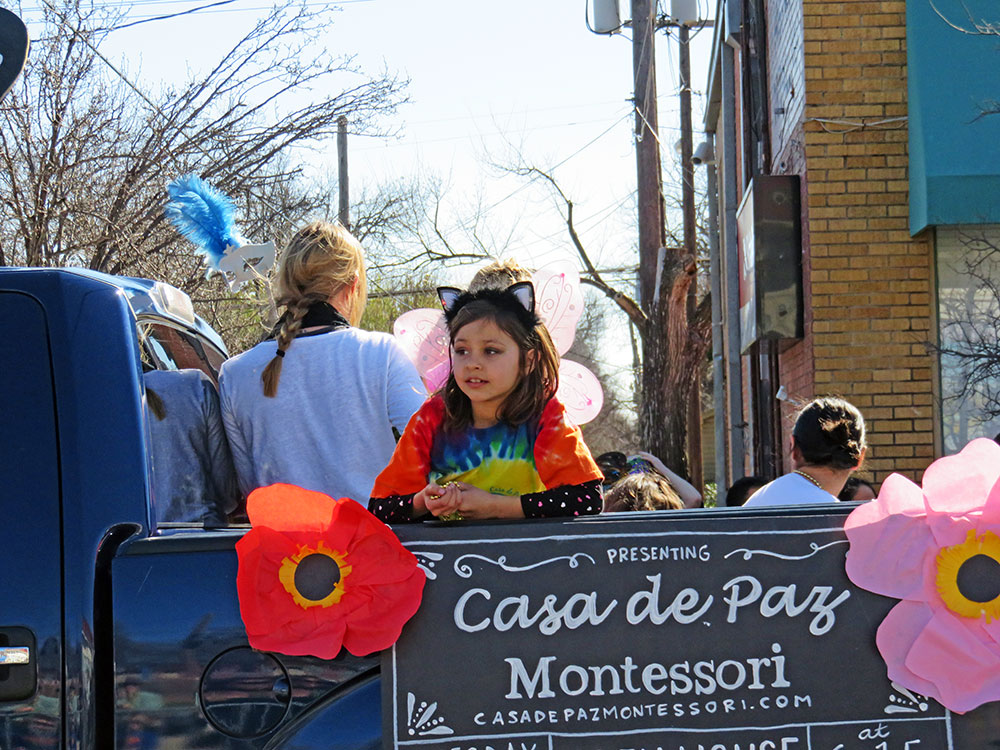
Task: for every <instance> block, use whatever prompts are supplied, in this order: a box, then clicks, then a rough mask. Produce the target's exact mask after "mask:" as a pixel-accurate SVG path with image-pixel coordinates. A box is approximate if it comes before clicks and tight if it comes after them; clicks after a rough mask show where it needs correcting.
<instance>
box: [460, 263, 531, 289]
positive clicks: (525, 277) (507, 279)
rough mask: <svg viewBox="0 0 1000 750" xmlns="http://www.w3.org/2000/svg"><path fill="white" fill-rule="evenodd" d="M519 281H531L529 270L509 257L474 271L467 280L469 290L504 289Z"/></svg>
mask: <svg viewBox="0 0 1000 750" xmlns="http://www.w3.org/2000/svg"><path fill="white" fill-rule="evenodd" d="M519 281H531V271H529V270H528V269H527V268H525V267H524V266H522V265H521V264H519V263H518V262H517V261H516V260H513V259H511V258H508V259H507V260H503V261H500V260H497V261H493V262H492V263H490V264H489V265H488V266H483V267H482V268H480V269H479V270H478V271H476V275H475V276H473V277H472V281H470V282H469V291H470V292H478V291H480V290H482V289H506V288H507V287H509V286H511V285H512V284H516V283H517V282H519Z"/></svg>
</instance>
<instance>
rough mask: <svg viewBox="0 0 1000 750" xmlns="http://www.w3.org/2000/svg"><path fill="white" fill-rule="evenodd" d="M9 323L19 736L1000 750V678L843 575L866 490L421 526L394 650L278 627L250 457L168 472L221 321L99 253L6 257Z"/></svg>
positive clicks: (558, 747) (10, 530)
mask: <svg viewBox="0 0 1000 750" xmlns="http://www.w3.org/2000/svg"><path fill="white" fill-rule="evenodd" d="M0 320H2V321H3V322H4V324H5V326H6V328H5V335H4V336H2V337H0V478H2V484H0V514H2V515H0V581H2V586H0V750H15V749H24V750H40V749H41V748H58V749H62V748H83V749H86V750H89V749H90V748H101V749H102V750H103V749H104V748H123V749H124V748H128V749H130V750H131V749H133V748H135V749H141V750H146V749H151V748H162V750H173V749H174V748H234V749H235V748H273V749H275V750H277V749H279V748H280V749H288V750H291V749H292V748H295V749H296V750H311V749H313V748H327V749H330V750H337V749H340V750H346V749H348V748H351V749H354V750H358V749H361V748H372V749H373V750H374V749H377V748H382V747H386V748H396V749H398V750H456V749H458V750H473V749H475V750H484V749H485V748H493V750H498V749H499V748H508V749H509V748H515V747H516V748H519V750H520V749H521V748H525V749H526V748H535V749H536V750H540V749H541V748H551V749H552V750H562V749H563V748H569V749H572V750H627V749H633V750H635V749H637V748H648V749H649V750H652V748H659V749H660V750H695V749H697V750H776V749H777V748H779V747H780V748H784V749H785V750H805V749H807V748H808V750H981V749H982V750H986V749H987V748H997V747H1000V739H998V738H1000V701H994V702H990V703H987V704H986V705H983V706H980V707H979V708H976V709H974V710H972V711H969V712H968V713H966V714H964V715H961V714H957V713H953V712H951V711H948V710H946V709H945V708H944V707H943V706H941V705H939V704H937V703H936V702H935V701H933V700H930V699H928V698H926V697H924V696H921V695H919V694H917V693H915V692H913V691H912V690H910V689H908V688H906V687H905V686H902V685H898V684H896V683H895V682H891V681H890V680H889V679H888V678H887V674H886V667H885V663H884V662H883V660H882V658H881V656H880V655H879V653H878V652H877V650H876V647H875V632H876V629H877V628H878V627H879V623H881V622H883V620H884V619H885V618H886V617H887V613H888V612H889V611H890V610H891V609H892V608H893V607H894V606H895V605H896V604H897V602H896V601H895V600H892V599H887V598H884V597H880V596H877V595H875V594H873V593H870V592H867V591H864V590H862V589H860V588H857V587H855V586H854V585H853V584H852V583H851V581H849V580H848V578H847V576H846V574H845V570H844V553H845V552H846V550H847V546H846V545H847V544H848V540H847V539H846V537H845V534H844V531H843V528H842V526H843V523H844V519H845V518H846V516H847V513H848V512H850V510H851V506H847V507H844V506H813V507H809V506H803V507H800V508H796V509H788V508H785V509H773V510H769V511H768V510H765V511H761V512H756V513H755V512H749V511H731V512H730V511H725V510H719V511H700V512H699V511H679V512H677V513H676V514H672V513H660V514H614V515H609V516H597V517H594V518H591V519H586V520H579V519H578V520H577V521H571V520H568V521H558V520H551V521H547V522H535V524H536V525H534V526H532V528H531V529H530V530H529V529H528V528H527V527H526V526H525V525H517V524H506V523H503V522H491V523H487V524H459V525H457V526H455V527H452V526H450V525H447V524H445V525H440V524H438V525H436V524H422V525H421V524H415V525H412V526H411V527H409V528H406V529H405V530H404V529H402V528H400V529H399V530H398V532H399V534H400V536H401V537H402V539H403V541H404V543H406V544H407V546H408V547H409V548H410V549H411V551H413V552H414V554H415V555H416V556H417V558H418V560H419V561H420V562H421V565H423V566H424V568H425V572H426V575H427V580H428V583H427V586H426V587H425V590H424V598H423V601H422V604H421V608H420V611H419V612H418V613H417V615H416V616H415V617H414V618H413V620H412V621H411V622H410V623H409V624H408V625H407V628H406V631H405V632H404V636H403V638H401V639H400V641H399V642H398V643H397V644H396V645H395V646H394V647H393V648H392V649H389V650H387V651H386V652H385V653H384V654H382V655H381V656H379V655H372V656H370V657H366V658H356V657H352V656H351V655H349V654H347V653H342V654H341V655H340V656H338V657H337V658H336V659H332V660H321V659H316V658H310V657H288V656H283V655H280V654H272V653H265V652H260V651H255V650H253V649H251V648H250V647H249V645H248V642H247V638H246V633H245V630H244V627H243V624H242V621H241V619H240V613H239V604H238V601H237V595H236V569H237V558H236V554H235V549H234V547H235V544H236V542H237V541H238V540H239V539H240V538H241V537H242V535H243V534H244V533H245V532H246V530H247V526H246V525H245V523H241V520H242V519H243V518H245V517H244V516H243V515H242V514H241V512H240V508H239V505H238V504H237V503H236V502H235V501H236V498H235V494H234V495H233V496H232V497H230V498H229V499H228V500H227V499H226V494H227V492H229V490H228V489H227V483H226V481H225V476H224V475H225V472H224V471H220V472H218V475H217V476H214V480H216V481H215V484H214V485H213V488H212V489H209V490H206V491H204V492H187V493H186V494H185V493H183V492H182V493H180V494H183V495H184V496H185V497H186V498H187V500H186V501H185V502H184V503H180V504H178V503H177V502H176V497H177V495H178V493H177V492H173V491H167V490H164V485H163V480H164V477H165V476H166V478H168V479H178V478H179V477H181V474H180V473H176V472H175V474H176V476H171V471H170V469H171V467H170V465H169V462H168V463H167V464H166V465H165V464H164V461H163V458H164V456H165V455H167V454H169V453H170V452H171V448H172V447H173V446H171V445H170V444H165V443H164V442H163V440H162V436H163V431H162V429H161V428H162V425H159V428H158V424H159V422H162V421H163V416H164V414H167V415H169V414H170V413H173V412H172V409H173V407H172V406H171V405H170V404H169V403H168V404H167V407H168V408H167V409H166V410H160V413H157V412H158V407H157V405H156V403H155V402H156V400H157V399H159V398H160V397H161V396H163V395H166V394H167V393H168V392H169V391H168V390H166V389H164V384H166V383H169V381H170V380H171V379H173V380H175V382H176V381H177V380H178V379H180V378H184V379H185V380H191V378H192V376H193V378H194V379H195V381H196V382H197V383H198V384H199V385H200V386H205V387H206V388H208V389H209V390H208V391H207V392H208V393H210V394H211V395H214V390H210V389H211V386H212V384H214V383H215V381H216V378H217V374H218V368H219V366H220V365H221V364H222V362H223V361H224V359H225V357H226V351H225V347H224V345H223V343H222V341H221V340H220V338H219V337H218V335H216V333H215V332H214V331H212V330H211V328H209V327H208V326H207V325H206V324H205V323H204V322H203V321H201V320H200V319H199V318H198V317H197V316H195V314H194V311H193V309H192V307H191V302H190V300H189V299H188V298H187V297H186V296H185V295H183V294H182V293H180V292H179V291H177V290H176V289H173V288H172V287H169V286H167V285H164V284H161V283H156V282H151V281H143V280H139V279H126V278H118V277H110V276H106V275H103V274H99V273H93V272H88V271H83V270H47V269H0ZM171 373H173V375H171ZM151 383H154V384H155V386H151V385H150V384H151ZM206 384H207V386H206ZM158 390H160V391H162V393H160V394H159V395H157V391H158ZM154 396H155V398H154ZM175 403H176V402H175ZM160 406H163V404H160ZM209 442H210V443H211V442H213V441H209ZM223 459H224V457H220V462H224V461H223ZM210 473H212V472H202V474H203V475H206V476H207V475H208V474H210ZM171 486H172V487H174V488H177V487H182V486H183V487H188V484H185V482H175V483H174V484H173V485H171ZM199 498H200V499H201V500H203V501H205V502H206V503H208V504H209V505H213V504H214V506H215V507H205V508H202V509H199V508H197V507H195V505H196V503H195V502H193V501H192V499H193V500H194V501H197V500H198V499H199ZM234 505H235V507H233V506H234ZM540 523H543V524H544V525H542V526H539V525H537V524H540ZM993 584H994V585H995V581H994V582H993ZM977 601H978V600H977ZM598 603H599V605H598ZM695 610H697V611H695ZM515 626H516V627H515ZM536 626H537V627H536ZM560 629H561V631H562V632H561V633H560V634H559V637H553V635H552V634H553V633H555V632H556V631H557V630H560ZM963 656H964V654H963ZM380 659H381V664H382V665H387V668H386V669H385V670H384V671H382V672H380ZM470 665H475V667H474V668H471V669H470ZM765 666H767V670H765V669H764V667H765ZM640 667H641V668H640ZM640 675H641V677H640ZM602 681H606V683H605V682H602Z"/></svg>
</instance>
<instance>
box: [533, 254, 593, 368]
mask: <svg viewBox="0 0 1000 750" xmlns="http://www.w3.org/2000/svg"><path fill="white" fill-rule="evenodd" d="M532 281H533V282H534V285H535V312H537V313H538V317H540V318H541V319H542V322H543V323H545V327H546V328H548V329H549V333H550V334H551V335H552V341H553V342H554V343H555V345H556V349H557V350H558V352H559V353H560V354H565V353H566V352H567V351H569V348H570V347H571V346H573V338H574V336H576V324H577V321H579V320H580V315H581V314H583V292H582V291H581V289H580V273H579V271H577V270H576V266H574V265H573V264H572V263H570V262H568V261H556V262H555V263H550V264H549V265H547V266H545V267H543V268H539V269H538V270H537V271H536V272H535V273H534V274H532Z"/></svg>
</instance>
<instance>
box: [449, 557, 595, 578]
mask: <svg viewBox="0 0 1000 750" xmlns="http://www.w3.org/2000/svg"><path fill="white" fill-rule="evenodd" d="M578 557H585V558H586V559H588V560H590V562H591V563H592V564H594V565H597V561H596V560H595V559H594V558H593V557H591V556H590V555H588V554H586V553H585V552H577V553H576V554H575V555H564V556H562V557H552V558H549V559H548V560H542V561H541V562H536V563H533V564H531V565H522V566H516V565H508V564H507V556H506V555H500V557H498V558H497V559H496V560H494V559H493V558H491V557H485V556H484V555H473V554H469V555H462V556H461V557H460V558H458V559H457V560H455V573H457V574H458V575H459V576H461V577H462V578H472V566H471V565H469V564H468V563H466V562H463V561H464V560H468V559H474V560H482V561H483V562H487V563H489V564H490V565H496V566H497V567H499V568H500V569H502V570H505V571H507V572H508V573H521V572H523V571H525V570H533V569H534V568H539V567H541V566H542V565H548V564H549V563H554V562H559V561H560V560H567V561H568V562H569V566H570V567H571V568H578V567H579V566H580V563H579V561H578V560H577V559H576V558H578Z"/></svg>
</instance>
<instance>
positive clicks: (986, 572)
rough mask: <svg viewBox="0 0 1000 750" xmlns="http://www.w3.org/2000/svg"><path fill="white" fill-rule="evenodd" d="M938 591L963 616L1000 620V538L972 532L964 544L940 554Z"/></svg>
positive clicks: (948, 548)
mask: <svg viewBox="0 0 1000 750" xmlns="http://www.w3.org/2000/svg"><path fill="white" fill-rule="evenodd" d="M936 583H937V590H938V593H939V594H940V595H941V599H942V600H943V601H944V604H945V606H946V607H948V609H950V610H951V611H952V612H954V613H955V614H956V615H959V616H961V617H971V618H979V617H982V616H983V615H985V616H986V621H987V622H989V621H991V620H1000V538H997V536H996V534H994V533H992V532H990V531H987V532H986V533H985V534H982V535H981V536H976V532H975V531H970V532H969V534H968V536H967V537H966V539H965V541H964V542H962V543H961V544H956V545H954V546H953V547H944V548H943V549H941V550H940V551H939V552H938V555H937V579H936Z"/></svg>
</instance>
